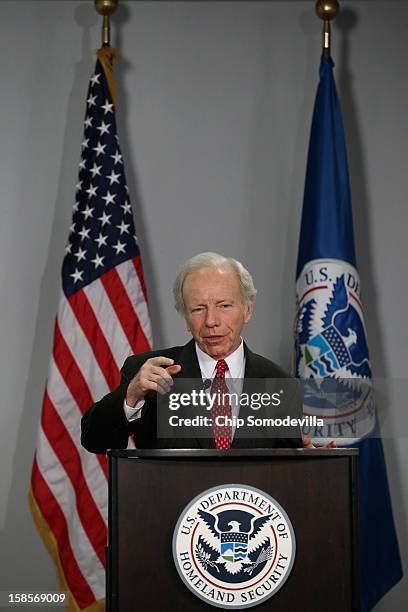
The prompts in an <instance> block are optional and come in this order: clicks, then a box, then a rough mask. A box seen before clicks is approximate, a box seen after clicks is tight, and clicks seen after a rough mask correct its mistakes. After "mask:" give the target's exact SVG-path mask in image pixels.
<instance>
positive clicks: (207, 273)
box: [183, 266, 253, 359]
mask: <svg viewBox="0 0 408 612" xmlns="http://www.w3.org/2000/svg"><path fill="white" fill-rule="evenodd" d="M183 297H184V304H185V312H184V316H185V319H186V323H187V329H188V331H190V332H191V333H192V335H193V337H194V339H195V341H196V342H197V344H198V346H199V347H200V349H201V350H202V351H204V352H205V353H207V354H208V355H210V356H211V357H213V359H225V357H228V355H231V353H233V352H234V351H235V350H236V349H237V348H238V346H239V344H240V342H241V338H240V335H241V331H242V328H243V327H244V325H245V324H246V323H248V321H249V319H250V318H251V315H252V310H253V303H252V302H251V303H249V304H247V305H246V306H244V302H243V298H242V293H241V288H240V285H239V281H238V278H237V275H236V274H235V272H234V270H232V269H231V268H230V266H221V267H219V268H201V270H197V271H196V272H192V273H191V274H188V275H187V277H186V279H185V281H184V285H183Z"/></svg>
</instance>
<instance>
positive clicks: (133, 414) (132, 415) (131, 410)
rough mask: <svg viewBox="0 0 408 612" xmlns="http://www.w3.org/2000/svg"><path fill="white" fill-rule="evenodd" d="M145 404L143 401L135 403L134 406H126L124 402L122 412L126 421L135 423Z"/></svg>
mask: <svg viewBox="0 0 408 612" xmlns="http://www.w3.org/2000/svg"><path fill="white" fill-rule="evenodd" d="M144 404H145V401H144V399H142V400H140V401H139V402H137V404H136V406H128V405H127V403H126V400H125V401H124V402H123V410H124V411H125V416H126V418H127V420H128V421H136V419H140V417H141V416H142V408H143V406H144Z"/></svg>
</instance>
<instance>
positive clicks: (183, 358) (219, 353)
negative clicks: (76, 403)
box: [81, 253, 302, 453]
mask: <svg viewBox="0 0 408 612" xmlns="http://www.w3.org/2000/svg"><path fill="white" fill-rule="evenodd" d="M173 292H174V298H175V306H176V309H177V310H178V311H179V312H180V313H181V314H182V315H183V316H184V318H185V320H186V324H187V329H188V331H190V332H191V334H192V336H193V339H192V340H191V341H190V342H189V343H188V344H186V345H185V346H177V347H172V348H168V349H162V350H159V351H153V352H149V353H143V354H140V355H134V356H132V357H129V358H128V359H127V360H126V362H125V364H124V366H123V368H122V371H121V374H122V378H121V382H120V385H119V387H118V388H117V389H115V390H114V391H113V392H112V393H109V394H108V395H106V396H105V397H104V398H103V399H101V400H100V401H99V402H97V403H96V404H94V405H93V406H92V407H91V408H90V409H89V410H88V412H87V413H86V414H85V415H84V417H83V419H82V438H81V441H82V445H83V446H84V447H85V448H86V449H88V450H89V451H91V452H96V453H98V452H99V453H104V452H106V450H107V449H109V448H126V447H127V445H128V439H129V436H130V435H134V437H135V441H136V445H137V447H138V448H220V449H225V448H230V447H232V448H248V447H250V448H282V447H292V448H294V447H295V448H296V447H301V446H302V440H301V438H300V430H299V429H298V428H297V429H295V433H294V434H293V430H292V432H291V434H290V437H285V438H282V437H276V436H275V435H273V434H272V435H268V436H264V437H262V439H258V438H247V437H245V438H242V437H240V436H239V435H237V432H236V430H235V431H234V429H235V428H234V427H231V426H230V427H224V426H221V427H218V428H215V429H214V425H213V432H214V433H213V437H209V438H200V437H197V438H195V437H192V438H190V439H183V438H173V439H170V438H159V437H158V436H157V425H158V424H157V399H158V396H157V394H158V393H159V394H161V395H163V396H166V395H167V394H168V393H169V392H170V391H171V389H172V387H173V385H174V381H175V380H179V379H196V380H199V381H200V385H201V383H202V381H210V380H211V381H213V382H212V389H215V388H217V389H218V390H219V389H224V388H225V389H227V387H225V386H224V385H225V384H227V383H228V378H231V379H234V380H241V381H243V383H242V386H241V392H245V391H247V390H248V389H249V386H250V381H252V380H254V379H256V380H257V381H258V382H259V381H260V380H266V379H268V380H271V379H288V378H289V377H288V375H287V374H286V373H285V372H284V371H283V370H282V369H281V368H280V367H279V366H277V365H276V364H274V363H273V362H272V361H270V360H269V359H266V358H265V357H262V356H260V355H256V354H255V353H253V352H252V351H250V350H249V349H248V347H247V346H246V344H245V343H244V342H243V340H242V338H241V331H242V329H243V328H244V326H245V325H246V324H247V323H248V322H249V320H250V319H251V316H252V312H253V307H254V301H255V295H256V290H255V287H254V284H253V280H252V277H251V275H250V274H249V272H248V271H247V270H246V269H245V268H244V267H243V266H242V264H241V263H240V262H238V261H236V260H234V259H231V258H226V257H223V256H221V255H218V254H216V253H201V254H199V255H196V256H195V257H193V258H191V259H189V260H188V261H187V262H186V263H185V264H184V266H183V267H182V269H181V271H180V273H179V275H178V277H177V279H176V282H175V285H174V290H173ZM210 384H211V383H210ZM216 385H218V386H217V387H216ZM215 410H218V413H217V416H219V415H221V414H223V415H224V416H225V414H227V415H229V417H231V416H232V415H233V414H234V412H233V408H232V407H231V406H230V405H228V406H227V407H225V406H222V407H221V408H220V406H215ZM220 410H221V412H220ZM225 410H227V412H225ZM236 410H237V409H236V407H235V411H236ZM238 410H239V409H238ZM293 410H294V414H295V415H296V416H299V403H298V405H297V406H293ZM223 411H224V412H223ZM215 416H216V412H214V413H212V417H213V419H212V420H213V422H214V421H215ZM235 416H237V415H235ZM217 422H218V419H217ZM220 422H223V423H224V421H223V420H222V419H221V421H220ZM230 422H231V421H230Z"/></svg>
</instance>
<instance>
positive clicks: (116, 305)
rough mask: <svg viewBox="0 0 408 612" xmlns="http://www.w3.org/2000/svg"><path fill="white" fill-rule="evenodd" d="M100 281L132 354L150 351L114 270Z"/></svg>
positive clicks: (127, 296)
mask: <svg viewBox="0 0 408 612" xmlns="http://www.w3.org/2000/svg"><path fill="white" fill-rule="evenodd" d="M100 280H101V282H102V284H103V286H104V288H105V291H106V293H107V295H108V297H109V300H110V302H111V304H112V307H113V309H114V310H115V313H116V315H117V317H118V319H119V321H120V324H121V326H122V328H123V331H124V332H125V334H126V337H127V339H128V341H129V344H130V346H131V347H132V350H133V352H134V353H143V352H144V351H150V344H149V342H148V341H147V339H146V336H145V334H144V332H143V329H142V327H141V325H140V324H139V320H138V318H137V316H136V313H135V310H134V308H133V306H132V303H131V301H130V299H129V295H128V293H127V291H126V289H125V287H124V285H123V283H122V279H121V278H120V276H119V274H118V273H117V271H116V269H115V268H112V269H111V270H109V272H107V273H106V274H104V275H103V276H101V278H100Z"/></svg>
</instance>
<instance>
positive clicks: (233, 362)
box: [195, 338, 245, 380]
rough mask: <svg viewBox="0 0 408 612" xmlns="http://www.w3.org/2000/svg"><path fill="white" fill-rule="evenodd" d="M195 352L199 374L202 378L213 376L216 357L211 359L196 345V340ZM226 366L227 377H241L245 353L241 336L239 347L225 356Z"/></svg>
mask: <svg viewBox="0 0 408 612" xmlns="http://www.w3.org/2000/svg"><path fill="white" fill-rule="evenodd" d="M195 348H196V353H197V359H198V364H199V366H200V370H201V376H202V377H203V380H205V379H208V378H214V376H215V367H216V365H217V361H218V360H217V359H213V358H212V357H210V355H207V353H204V351H202V350H201V349H200V347H199V346H198V344H197V342H196V343H195ZM225 361H226V362H227V366H228V372H227V376H228V378H236V379H238V378H243V376H244V370H245V353H244V342H243V340H242V338H241V343H240V345H239V347H238V348H237V349H236V350H235V351H234V352H233V353H231V355H228V357H226V358H225Z"/></svg>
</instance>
